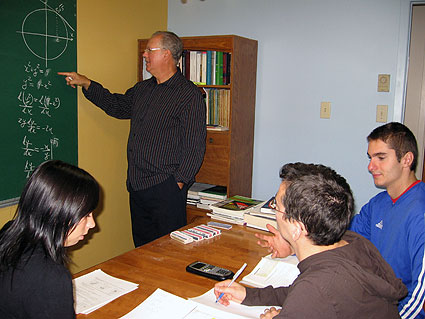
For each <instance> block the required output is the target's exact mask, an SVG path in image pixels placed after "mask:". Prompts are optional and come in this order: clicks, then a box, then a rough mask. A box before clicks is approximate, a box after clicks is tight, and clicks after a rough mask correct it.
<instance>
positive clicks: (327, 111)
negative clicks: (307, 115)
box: [320, 102, 331, 119]
mask: <svg viewBox="0 0 425 319" xmlns="http://www.w3.org/2000/svg"><path fill="white" fill-rule="evenodd" d="M320 118H321V119H330V118H331V102H321V103H320Z"/></svg>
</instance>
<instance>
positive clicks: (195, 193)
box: [187, 183, 215, 206]
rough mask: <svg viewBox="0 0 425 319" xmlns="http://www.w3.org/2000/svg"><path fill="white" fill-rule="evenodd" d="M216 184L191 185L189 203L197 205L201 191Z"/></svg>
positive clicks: (188, 194) (188, 195)
mask: <svg viewBox="0 0 425 319" xmlns="http://www.w3.org/2000/svg"><path fill="white" fill-rule="evenodd" d="M214 186H215V185H211V184H205V183H193V184H192V186H190V188H189V190H188V191H187V204H188V205H195V206H196V205H197V204H198V203H199V202H200V199H201V196H200V195H199V192H201V191H203V190H204V189H207V188H211V187H214Z"/></svg>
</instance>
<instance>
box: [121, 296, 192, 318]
mask: <svg viewBox="0 0 425 319" xmlns="http://www.w3.org/2000/svg"><path fill="white" fill-rule="evenodd" d="M195 308H196V305H194V304H192V303H189V302H187V300H186V299H184V298H181V297H178V296H176V295H173V294H170V293H169V292H166V291H164V290H162V289H160V288H158V289H157V290H155V292H154V293H153V294H152V295H150V296H149V297H148V298H147V299H146V300H145V301H143V302H142V303H141V304H140V305H139V306H137V307H136V308H134V309H133V310H132V311H131V312H129V313H128V314H126V315H125V316H123V317H121V319H135V318H143V319H157V318H184V317H185V316H186V315H188V314H189V313H191V312H192V311H193V310H194V309H195Z"/></svg>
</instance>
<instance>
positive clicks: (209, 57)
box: [206, 51, 212, 85]
mask: <svg viewBox="0 0 425 319" xmlns="http://www.w3.org/2000/svg"><path fill="white" fill-rule="evenodd" d="M211 58H212V52H211V51H207V74H206V75H207V85H211Z"/></svg>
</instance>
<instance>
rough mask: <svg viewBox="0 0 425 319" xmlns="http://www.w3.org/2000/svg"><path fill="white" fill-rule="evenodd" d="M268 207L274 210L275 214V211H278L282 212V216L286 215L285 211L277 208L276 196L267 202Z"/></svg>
mask: <svg viewBox="0 0 425 319" xmlns="http://www.w3.org/2000/svg"><path fill="white" fill-rule="evenodd" d="M269 207H270V208H271V209H272V210H273V211H274V212H275V214H276V212H279V213H282V214H283V215H284V216H286V213H285V212H283V211H281V210H278V209H277V204H276V197H275V198H273V200H272V201H271V202H270V203H269Z"/></svg>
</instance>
